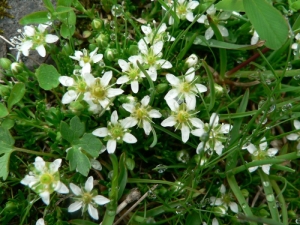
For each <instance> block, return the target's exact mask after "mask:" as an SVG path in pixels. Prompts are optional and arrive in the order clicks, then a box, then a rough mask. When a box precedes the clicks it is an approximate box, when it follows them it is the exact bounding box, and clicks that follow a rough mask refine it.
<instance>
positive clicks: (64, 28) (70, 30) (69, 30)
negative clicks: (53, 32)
mask: <svg viewBox="0 0 300 225" xmlns="http://www.w3.org/2000/svg"><path fill="white" fill-rule="evenodd" d="M74 33H75V26H74V25H67V24H64V23H63V24H62V25H61V26H60V35H61V36H62V37H63V38H65V39H69V38H71V37H72V36H73V34H74Z"/></svg>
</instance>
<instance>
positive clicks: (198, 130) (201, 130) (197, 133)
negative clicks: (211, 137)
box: [191, 127, 205, 137]
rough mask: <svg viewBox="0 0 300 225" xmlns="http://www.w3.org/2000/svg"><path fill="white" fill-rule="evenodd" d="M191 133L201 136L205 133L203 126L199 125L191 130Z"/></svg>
mask: <svg viewBox="0 0 300 225" xmlns="http://www.w3.org/2000/svg"><path fill="white" fill-rule="evenodd" d="M191 133H192V134H193V135H194V136H197V137H201V136H202V135H203V134H204V133H205V131H204V129H203V128H201V127H200V128H199V129H195V130H192V131H191Z"/></svg>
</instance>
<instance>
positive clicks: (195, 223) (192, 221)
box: [185, 212, 201, 225]
mask: <svg viewBox="0 0 300 225" xmlns="http://www.w3.org/2000/svg"><path fill="white" fill-rule="evenodd" d="M199 221H201V217H200V214H199V213H197V212H192V213H190V214H188V216H187V218H186V221H185V223H186V224H189V225H199Z"/></svg>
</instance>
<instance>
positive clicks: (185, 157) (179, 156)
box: [176, 150, 190, 163]
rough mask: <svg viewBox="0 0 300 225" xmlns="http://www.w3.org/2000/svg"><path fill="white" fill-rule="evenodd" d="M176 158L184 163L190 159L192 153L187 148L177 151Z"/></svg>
mask: <svg viewBox="0 0 300 225" xmlns="http://www.w3.org/2000/svg"><path fill="white" fill-rule="evenodd" d="M176 158H177V160H178V161H180V162H182V163H187V162H188V161H189V160H190V155H189V153H188V152H187V151H186V150H181V151H179V152H177V154H176Z"/></svg>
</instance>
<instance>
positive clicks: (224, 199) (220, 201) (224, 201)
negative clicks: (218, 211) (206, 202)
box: [210, 184, 239, 213]
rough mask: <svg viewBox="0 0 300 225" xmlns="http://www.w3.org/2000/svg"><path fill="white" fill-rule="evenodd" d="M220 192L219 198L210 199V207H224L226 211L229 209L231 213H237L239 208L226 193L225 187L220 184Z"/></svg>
mask: <svg viewBox="0 0 300 225" xmlns="http://www.w3.org/2000/svg"><path fill="white" fill-rule="evenodd" d="M220 192H221V197H220V198H216V197H210V202H211V203H210V205H214V206H220V205H222V206H224V207H225V208H226V211H227V209H228V207H229V208H230V209H231V211H232V212H234V213H238V212H239V208H238V204H237V203H235V202H233V201H232V198H233V197H232V194H230V193H226V187H225V186H224V185H223V184H222V185H221V187H220Z"/></svg>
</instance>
